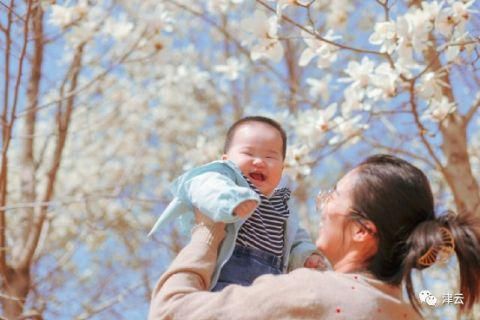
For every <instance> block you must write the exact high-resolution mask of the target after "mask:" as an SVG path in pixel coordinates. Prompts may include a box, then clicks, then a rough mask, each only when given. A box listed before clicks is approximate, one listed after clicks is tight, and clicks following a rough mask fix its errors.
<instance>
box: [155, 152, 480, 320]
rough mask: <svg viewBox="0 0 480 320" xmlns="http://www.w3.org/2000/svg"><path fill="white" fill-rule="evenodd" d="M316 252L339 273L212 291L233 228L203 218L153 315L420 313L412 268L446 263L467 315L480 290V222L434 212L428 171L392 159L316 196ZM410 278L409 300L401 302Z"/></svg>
mask: <svg viewBox="0 0 480 320" xmlns="http://www.w3.org/2000/svg"><path fill="white" fill-rule="evenodd" d="M317 205H318V206H319V208H320V209H321V210H322V226H321V227H320V231H319V235H318V239H317V242H316V245H317V248H318V249H319V250H320V251H322V252H323V253H324V254H325V255H326V257H327V258H328V259H329V260H330V262H331V263H332V266H333V269H334V271H324V272H320V271H316V270H311V269H298V270H295V271H293V272H291V273H289V274H286V275H280V276H273V275H266V276H262V277H260V278H258V279H257V280H256V281H255V282H254V283H253V284H252V285H251V286H249V287H242V286H238V285H231V286H228V287H226V288H225V289H224V290H223V291H221V292H207V291H205V290H207V288H208V287H209V282H210V277H211V275H212V272H213V269H214V267H215V259H216V255H217V248H218V245H219V243H220V242H221V240H222V238H223V236H224V226H223V225H222V224H213V223H212V222H211V221H208V220H206V219H205V218H204V217H202V216H200V215H198V217H199V223H198V224H197V225H196V226H195V227H194V228H193V229H192V239H191V242H190V243H189V244H188V245H187V246H186V247H185V248H184V249H183V250H182V251H181V252H180V253H179V255H178V256H177V258H176V259H175V260H174V261H173V263H172V265H171V266H170V268H169V269H168V270H167V271H166V272H165V274H164V275H163V276H162V277H161V278H160V280H159V282H158V284H157V286H156V288H155V290H154V293H153V298H152V303H151V307H150V314H149V319H150V320H153V319H419V318H421V316H420V313H419V307H420V305H419V303H418V302H417V300H416V299H415V296H414V292H413V287H412V280H411V272H412V270H413V269H420V270H421V269H424V268H426V267H428V266H430V265H431V264H432V263H434V262H435V261H438V260H445V259H447V258H448V255H449V253H452V252H453V251H455V253H456V254H457V258H458V261H459V265H460V291H461V293H463V296H464V304H463V305H462V306H461V307H462V309H461V310H462V311H463V312H468V311H470V310H471V308H472V306H473V304H474V303H475V302H477V301H478V300H479V296H480V255H479V252H480V243H479V242H480V224H479V222H478V219H475V218H473V217H471V216H468V215H466V214H465V215H462V216H455V215H452V214H448V215H444V216H442V217H438V218H436V217H435V214H434V203H433V197H432V192H431V189H430V185H429V183H428V180H427V178H426V176H425V175H424V174H423V172H422V171H420V170H419V169H418V168H416V167H414V166H412V165H411V164H409V163H408V162H406V161H404V160H401V159H399V158H396V157H393V156H389V155H376V156H373V157H370V158H368V159H366V160H365V161H364V162H362V163H361V164H360V165H358V166H357V167H356V168H354V169H353V170H351V171H350V172H348V173H347V174H346V175H345V176H344V177H343V178H342V179H341V180H340V181H339V182H338V183H337V184H336V186H335V187H334V188H333V189H332V190H331V191H330V192H326V193H322V194H320V195H319V197H318V199H317ZM402 281H404V282H405V284H406V288H407V293H408V297H409V301H404V300H403V298H402V286H401V284H402Z"/></svg>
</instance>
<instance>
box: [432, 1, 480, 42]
mask: <svg viewBox="0 0 480 320" xmlns="http://www.w3.org/2000/svg"><path fill="white" fill-rule="evenodd" d="M474 2H475V0H472V1H469V2H466V3H464V2H462V1H455V2H453V3H452V6H451V7H449V8H448V7H447V8H444V9H443V10H441V11H440V13H439V14H438V15H437V18H436V19H435V30H436V31H437V32H439V33H440V34H442V35H443V36H445V37H449V36H450V35H452V33H453V30H454V28H455V31H456V32H457V33H463V32H464V31H465V26H466V23H467V21H468V20H469V18H470V13H473V12H476V11H475V10H471V9H470V7H471V6H472V5H473V3H474Z"/></svg>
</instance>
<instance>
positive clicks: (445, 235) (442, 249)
mask: <svg viewBox="0 0 480 320" xmlns="http://www.w3.org/2000/svg"><path fill="white" fill-rule="evenodd" d="M440 233H441V236H442V244H440V245H432V246H431V247H430V249H428V251H427V252H425V254H424V255H423V256H421V257H420V258H419V259H418V260H417V263H418V265H420V266H422V267H429V266H431V265H432V264H434V263H435V262H441V263H442V262H445V261H447V260H448V259H449V258H450V256H451V255H452V253H453V252H454V251H455V241H454V239H453V235H452V232H451V231H450V230H448V229H447V228H445V227H441V228H440Z"/></svg>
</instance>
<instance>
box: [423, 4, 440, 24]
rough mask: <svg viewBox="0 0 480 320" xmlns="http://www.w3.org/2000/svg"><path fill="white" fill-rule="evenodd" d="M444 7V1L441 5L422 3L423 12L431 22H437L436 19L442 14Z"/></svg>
mask: <svg viewBox="0 0 480 320" xmlns="http://www.w3.org/2000/svg"><path fill="white" fill-rule="evenodd" d="M442 6H443V1H442V2H441V3H439V2H438V1H432V2H427V1H423V2H422V10H423V12H424V14H425V15H426V18H427V19H429V20H430V21H431V22H433V21H435V18H436V17H437V16H438V14H439V13H440V10H441V9H442Z"/></svg>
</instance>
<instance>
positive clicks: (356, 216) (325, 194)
mask: <svg viewBox="0 0 480 320" xmlns="http://www.w3.org/2000/svg"><path fill="white" fill-rule="evenodd" d="M334 192H336V185H335V186H334V187H333V188H330V189H327V190H320V191H319V192H318V194H317V197H316V199H315V207H316V210H317V211H318V210H319V207H320V205H319V204H321V205H325V204H326V203H327V201H329V200H330V199H331V197H332V194H333V193H334ZM348 210H349V212H348V214H346V215H344V216H345V217H348V218H350V219H351V220H354V221H355V222H357V223H358V224H359V225H360V226H361V227H362V228H364V229H365V230H366V231H367V232H368V233H369V234H370V235H372V236H377V233H376V232H375V231H374V230H372V228H370V227H369V226H367V225H366V224H365V223H364V222H363V221H362V220H368V221H372V220H371V219H369V218H368V216H367V215H366V214H365V213H364V212H362V211H360V210H357V209H355V208H349V209H348Z"/></svg>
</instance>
